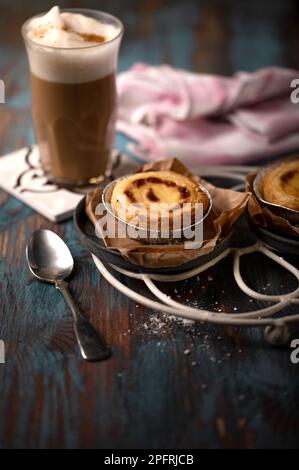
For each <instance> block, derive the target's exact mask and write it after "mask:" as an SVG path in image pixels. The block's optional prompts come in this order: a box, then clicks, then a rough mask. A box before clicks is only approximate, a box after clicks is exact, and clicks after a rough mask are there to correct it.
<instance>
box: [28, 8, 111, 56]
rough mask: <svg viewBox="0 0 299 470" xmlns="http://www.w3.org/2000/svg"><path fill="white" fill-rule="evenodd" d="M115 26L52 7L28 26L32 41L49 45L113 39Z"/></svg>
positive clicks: (70, 45)
mask: <svg viewBox="0 0 299 470" xmlns="http://www.w3.org/2000/svg"><path fill="white" fill-rule="evenodd" d="M116 34H117V30H116V28H114V27H113V26H111V25H108V24H103V23H100V22H99V21H97V20H95V19H94V18H90V17H87V16H84V15H80V14H78V13H61V12H60V10H59V7H54V8H52V9H51V10H50V11H49V13H47V14H46V15H44V16H41V17H38V18H34V19H33V20H32V21H31V23H30V24H29V26H28V37H29V39H31V40H32V41H34V42H36V43H38V44H42V45H44V46H50V47H63V48H74V47H89V46H92V45H94V46H95V45H97V44H99V43H103V42H105V41H109V40H110V39H113V38H114V37H115V36H116Z"/></svg>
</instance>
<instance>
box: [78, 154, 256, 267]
mask: <svg viewBox="0 0 299 470" xmlns="http://www.w3.org/2000/svg"><path fill="white" fill-rule="evenodd" d="M164 170H172V171H175V172H177V173H181V174H184V175H188V176H192V175H191V173H190V172H189V171H188V170H187V168H186V167H185V166H184V165H183V164H182V163H181V162H179V161H178V160H176V159H169V160H163V161H160V162H155V163H152V164H146V165H144V166H143V167H142V168H139V169H138V172H140V171H164ZM198 181H199V182H201V183H202V184H204V185H205V186H206V188H207V189H208V191H209V192H210V194H211V196H212V200H213V207H212V210H211V212H210V214H209V216H208V217H207V218H206V219H205V221H204V226H203V235H204V236H203V239H204V241H203V245H202V247H201V248H197V249H185V248H184V245H183V244H167V245H165V244H164V245H156V244H155V245H145V244H144V243H142V242H140V241H138V240H132V239H130V238H107V237H106V238H105V239H104V242H105V244H106V246H107V247H109V248H111V249H114V250H117V251H119V252H120V253H121V254H122V256H123V257H124V258H126V259H128V260H130V261H131V262H133V263H135V264H138V265H139V266H143V267H146V268H161V267H174V266H180V265H182V264H184V263H186V262H188V261H190V260H192V259H195V258H198V257H199V256H202V255H205V254H208V253H209V252H211V251H212V250H213V249H214V247H215V246H216V245H217V243H219V242H220V241H221V240H222V239H223V238H225V237H226V236H227V235H228V234H229V233H230V231H231V230H232V227H233V225H234V223H235V222H236V221H237V220H238V218H239V217H240V216H241V214H242V213H243V211H244V209H245V207H246V205H247V202H248V200H249V198H250V195H251V194H250V193H249V192H247V193H240V192H237V191H232V190H229V189H222V188H217V187H215V186H213V185H212V184H209V183H207V182H206V181H204V180H203V179H201V178H199V177H198ZM101 200H102V189H101V188H99V189H96V190H94V191H91V192H90V193H88V194H87V197H86V213H87V215H88V217H89V219H90V220H91V222H92V223H93V224H94V225H96V223H97V222H98V220H99V218H98V217H97V216H96V215H95V208H96V206H97V205H98V204H99V203H101Z"/></svg>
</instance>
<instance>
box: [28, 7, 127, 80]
mask: <svg viewBox="0 0 299 470" xmlns="http://www.w3.org/2000/svg"><path fill="white" fill-rule="evenodd" d="M102 18H103V21H100V20H98V19H96V18H94V17H92V16H85V15H82V14H79V13H75V12H74V13H73V12H60V9H59V8H58V7H57V6H56V7H54V8H52V9H51V10H50V11H49V12H48V13H47V14H46V15H43V16H39V17H36V18H33V19H32V20H30V21H29V22H28V23H26V24H25V26H24V30H23V32H24V36H25V40H27V42H29V47H28V53H29V63H30V69H31V72H32V73H33V74H34V75H36V76H37V77H39V78H41V79H43V80H47V81H52V82H56V83H81V82H88V81H92V80H98V79H100V78H102V77H105V76H108V75H110V74H111V73H113V72H114V71H115V69H116V62H117V53H118V47H119V43H120V37H119V36H120V32H121V25H120V24H113V23H111V22H109V21H107V22H105V19H106V18H107V16H105V15H103V16H102ZM113 39H114V40H113ZM91 46H97V47H91Z"/></svg>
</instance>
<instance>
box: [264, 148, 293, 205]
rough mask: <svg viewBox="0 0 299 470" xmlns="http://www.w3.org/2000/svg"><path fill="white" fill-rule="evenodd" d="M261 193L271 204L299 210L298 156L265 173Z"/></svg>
mask: <svg viewBox="0 0 299 470" xmlns="http://www.w3.org/2000/svg"><path fill="white" fill-rule="evenodd" d="M263 195H264V199H265V200H266V201H268V202H271V203H272V204H277V205H279V206H283V207H286V208H288V209H292V210H294V211H299V157H298V158H296V159H295V160H290V161H285V162H283V163H281V164H280V165H278V166H276V167H274V168H273V169H272V170H271V171H269V172H267V173H266V174H265V176H264V180H263Z"/></svg>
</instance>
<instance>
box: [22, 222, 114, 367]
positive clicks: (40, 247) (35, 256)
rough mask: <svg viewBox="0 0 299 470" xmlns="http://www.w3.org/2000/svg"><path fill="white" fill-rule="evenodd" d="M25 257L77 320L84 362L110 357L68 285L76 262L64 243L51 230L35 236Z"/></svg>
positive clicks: (105, 346) (33, 270)
mask: <svg viewBox="0 0 299 470" xmlns="http://www.w3.org/2000/svg"><path fill="white" fill-rule="evenodd" d="M26 257H27V262H28V266H29V269H30V271H31V273H32V274H33V275H34V276H35V277H36V278H37V279H39V280H40V281H45V282H49V283H51V284H54V285H55V287H56V288H57V289H59V290H60V292H61V293H62V294H63V296H64V298H65V300H66V302H67V304H68V305H69V307H70V309H71V312H72V314H73V316H74V329H75V335H76V338H77V342H78V345H79V348H80V351H81V355H82V357H83V359H85V360H87V361H101V360H104V359H107V358H108V357H110V355H111V349H110V347H109V346H108V345H107V344H106V342H105V341H104V340H103V339H102V338H101V337H100V336H99V335H98V333H97V332H96V330H95V329H94V328H93V326H92V325H91V324H90V323H89V321H88V320H87V319H86V318H85V317H84V316H83V315H82V314H81V312H80V311H79V309H78V307H77V305H76V304H75V302H74V300H73V298H72V296H71V293H70V291H69V289H68V284H67V282H66V281H65V279H66V278H67V277H69V276H70V274H71V273H72V271H73V268H74V260H73V257H72V254H71V252H70V250H69V249H68V247H67V246H66V244H65V243H64V241H63V240H62V239H61V238H60V237H59V236H58V235H56V233H54V232H51V231H50V230H38V231H36V232H34V233H33V235H32V237H31V239H30V241H29V243H28V246H27V249H26Z"/></svg>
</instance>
